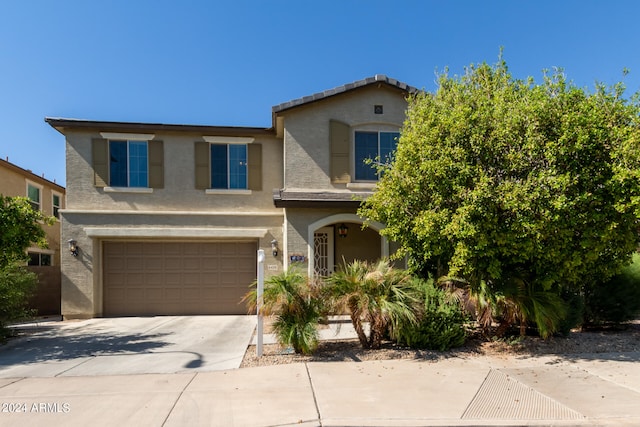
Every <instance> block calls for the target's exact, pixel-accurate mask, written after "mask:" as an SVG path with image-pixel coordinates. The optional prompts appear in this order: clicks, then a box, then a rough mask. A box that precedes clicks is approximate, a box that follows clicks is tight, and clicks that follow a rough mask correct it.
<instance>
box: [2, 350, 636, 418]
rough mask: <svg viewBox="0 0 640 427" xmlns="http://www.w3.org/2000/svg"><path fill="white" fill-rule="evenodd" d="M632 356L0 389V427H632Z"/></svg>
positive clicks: (60, 382) (302, 368)
mask: <svg viewBox="0 0 640 427" xmlns="http://www.w3.org/2000/svg"><path fill="white" fill-rule="evenodd" d="M639 362H640V353H638V352H635V353H608V354H583V355H574V356H571V357H558V356H553V357H551V356H549V357H541V358H519V357H514V356H510V357H477V356H474V357H469V358H461V357H452V358H448V359H440V360H437V361H424V360H420V361H414V360H396V361H375V362H313V363H298V364H292V365H279V366H269V367H259V368H246V369H235V370H227V371H217V372H196V373H177V374H148V375H122V376H97V377H95V376H94V377H79V376H78V377H54V378H3V379H0V405H1V406H0V426H47V427H50V426H56V425H65V426H86V425H91V426H112V425H118V426H186V425H188V426H198V425H207V426H288V425H291V426H294V425H295V426H299V425H306V426H320V425H322V426H428V425H432V426H448V425H451V426H488V425H518V426H521V425H545V426H546V425H558V426H574V425H579V426H581V425H600V426H602V425H606V426H609V425H610V426H614V425H615V426H618V425H627V426H637V425H640V363H639Z"/></svg>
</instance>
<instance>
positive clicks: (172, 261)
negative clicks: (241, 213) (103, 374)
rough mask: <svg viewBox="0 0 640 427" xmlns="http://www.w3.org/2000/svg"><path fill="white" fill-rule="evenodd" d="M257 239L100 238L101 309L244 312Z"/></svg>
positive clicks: (141, 312) (108, 312)
mask: <svg viewBox="0 0 640 427" xmlns="http://www.w3.org/2000/svg"><path fill="white" fill-rule="evenodd" d="M256 249H257V242H198V243H196V242H105V243H104V246H103V254H104V256H103V266H104V268H103V272H104V274H103V284H104V287H103V289H104V293H103V299H104V314H105V315H107V316H127V315H129V316H131V315H163V314H164V315H183V314H246V313H247V310H246V306H245V305H244V304H240V303H239V302H240V300H241V299H242V297H243V295H244V294H245V293H246V292H247V291H248V289H249V284H251V283H252V282H253V281H254V280H255V278H256Z"/></svg>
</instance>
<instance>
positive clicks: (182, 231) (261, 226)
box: [62, 212, 282, 319]
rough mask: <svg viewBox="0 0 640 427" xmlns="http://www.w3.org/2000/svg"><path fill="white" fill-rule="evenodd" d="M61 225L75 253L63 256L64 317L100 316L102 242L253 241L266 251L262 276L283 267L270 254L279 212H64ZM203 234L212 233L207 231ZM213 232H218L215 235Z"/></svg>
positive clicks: (279, 234)
mask: <svg viewBox="0 0 640 427" xmlns="http://www.w3.org/2000/svg"><path fill="white" fill-rule="evenodd" d="M63 225H64V226H63V235H66V236H73V238H74V239H75V240H76V241H77V242H78V247H79V253H78V256H77V257H73V256H72V255H71V254H69V253H65V254H64V256H63V257H62V301H63V302H62V314H63V316H64V317H65V318H67V319H69V318H88V317H95V316H100V315H101V314H102V277H101V271H102V242H103V241H114V240H126V241H132V240H176V241H203V240H208V241H216V240H245V239H248V240H257V241H258V244H259V247H260V248H261V249H263V250H264V251H265V254H266V262H265V268H266V271H265V275H266V276H267V277H268V275H270V274H276V273H278V272H280V271H282V254H279V255H278V256H277V257H275V258H274V257H273V256H272V254H271V240H273V239H276V240H278V242H281V241H282V216H281V215H280V214H277V213H276V214H273V215H263V216H252V215H214V214H194V215H171V214H151V215H149V214H135V213H134V214H113V213H102V214H91V213H83V214H74V213H70V212H67V213H65V214H64V220H63ZM194 230H195V232H194ZM234 230H249V231H251V232H252V233H253V234H252V235H253V236H258V235H259V236H260V237H247V236H246V235H242V234H240V231H238V233H239V234H234ZM226 231H228V232H229V233H226ZM114 232H115V234H114ZM207 232H213V233H212V234H211V235H208V234H206V233H207ZM217 232H220V233H222V234H223V235H220V236H218V235H216V233H217ZM106 234H109V235H108V236H107V235H106ZM70 238H71V237H70ZM269 266H271V268H269Z"/></svg>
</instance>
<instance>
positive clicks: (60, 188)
mask: <svg viewBox="0 0 640 427" xmlns="http://www.w3.org/2000/svg"><path fill="white" fill-rule="evenodd" d="M0 167H4V168H6V169H8V170H10V171H12V172H15V173H17V174H18V175H22V176H24V177H25V178H26V179H29V180H31V181H34V182H37V183H38V184H41V185H44V186H48V187H50V188H52V189H54V190H56V191H58V192H60V193H63V194H64V193H65V188H64V187H63V186H62V185H60V184H58V183H56V182H55V181H51V180H49V179H47V178H45V177H44V174H43V175H42V176H39V175H36V174H35V173H33V172H32V171H30V170H29V169H24V168H21V167H20V166H18V165H16V164H13V163H11V162H10V161H9V158H8V157H7V159H6V160H5V159H0Z"/></svg>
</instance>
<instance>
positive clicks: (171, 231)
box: [84, 227, 268, 239]
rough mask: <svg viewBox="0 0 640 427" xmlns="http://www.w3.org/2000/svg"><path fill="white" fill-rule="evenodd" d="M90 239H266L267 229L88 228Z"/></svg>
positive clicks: (86, 231)
mask: <svg viewBox="0 0 640 427" xmlns="http://www.w3.org/2000/svg"><path fill="white" fill-rule="evenodd" d="M84 231H85V233H86V234H87V236H89V237H183V238H184V237H188V238H220V237H225V238H229V237H231V238H254V239H261V238H264V237H265V236H266V235H267V233H268V230H267V229H266V228H160V227H136V228H123V227H86V228H85V229H84Z"/></svg>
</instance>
